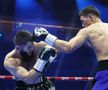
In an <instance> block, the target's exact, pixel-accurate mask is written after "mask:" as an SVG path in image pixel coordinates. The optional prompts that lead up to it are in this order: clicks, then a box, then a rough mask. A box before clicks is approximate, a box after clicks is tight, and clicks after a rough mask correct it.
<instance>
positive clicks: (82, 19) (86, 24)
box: [80, 16, 91, 27]
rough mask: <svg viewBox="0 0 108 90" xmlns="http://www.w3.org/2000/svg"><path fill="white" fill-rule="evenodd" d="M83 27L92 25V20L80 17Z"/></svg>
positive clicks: (87, 17)
mask: <svg viewBox="0 0 108 90" xmlns="http://www.w3.org/2000/svg"><path fill="white" fill-rule="evenodd" d="M80 19H81V22H82V27H88V26H89V25H91V18H90V17H89V16H80Z"/></svg>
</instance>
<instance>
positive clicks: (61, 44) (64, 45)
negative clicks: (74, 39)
mask: <svg viewBox="0 0 108 90" xmlns="http://www.w3.org/2000/svg"><path fill="white" fill-rule="evenodd" d="M54 46H55V47H56V48H57V49H59V50H60V51H62V52H70V50H71V47H70V45H69V42H67V41H63V40H60V39H57V40H56V41H55V42H54Z"/></svg>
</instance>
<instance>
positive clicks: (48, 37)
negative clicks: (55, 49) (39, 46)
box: [34, 27, 57, 46]
mask: <svg viewBox="0 0 108 90" xmlns="http://www.w3.org/2000/svg"><path fill="white" fill-rule="evenodd" d="M34 34H35V36H36V37H37V38H38V37H40V38H41V39H42V40H43V41H45V42H46V43H47V44H49V45H51V46H54V42H55V40H56V39H57V37H56V36H54V35H52V34H50V33H49V32H48V31H47V30H46V29H45V28H42V27H36V28H35V29H34Z"/></svg>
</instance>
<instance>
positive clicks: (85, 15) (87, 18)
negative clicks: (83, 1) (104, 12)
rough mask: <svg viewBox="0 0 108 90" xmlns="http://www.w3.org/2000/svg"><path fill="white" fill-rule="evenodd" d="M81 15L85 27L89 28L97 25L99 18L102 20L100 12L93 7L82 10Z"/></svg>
mask: <svg viewBox="0 0 108 90" xmlns="http://www.w3.org/2000/svg"><path fill="white" fill-rule="evenodd" d="M79 15H80V19H81V21H82V26H83V27H88V26H89V25H91V24H93V23H95V22H96V20H97V19H98V18H100V12H99V11H98V9H96V8H95V7H93V6H88V7H86V8H84V9H82V10H81V11H80V13H79Z"/></svg>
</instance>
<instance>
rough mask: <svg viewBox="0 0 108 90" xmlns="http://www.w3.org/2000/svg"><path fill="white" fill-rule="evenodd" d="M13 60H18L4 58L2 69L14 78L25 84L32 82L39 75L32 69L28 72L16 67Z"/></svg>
mask: <svg viewBox="0 0 108 90" xmlns="http://www.w3.org/2000/svg"><path fill="white" fill-rule="evenodd" d="M15 59H18V58H9V57H8V58H6V59H5V61H4V67H5V68H6V69H7V70H8V71H9V72H10V73H11V74H12V75H13V76H15V77H16V78H18V79H19V80H22V81H24V82H26V83H29V82H33V81H34V78H36V76H37V77H38V76H39V75H40V74H39V73H38V72H36V71H35V70H34V69H31V70H30V71H28V70H26V69H25V68H23V67H21V66H18V64H17V62H16V60H15Z"/></svg>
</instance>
